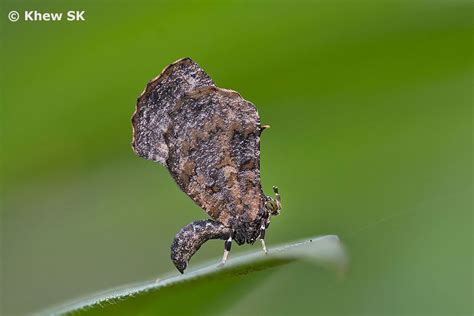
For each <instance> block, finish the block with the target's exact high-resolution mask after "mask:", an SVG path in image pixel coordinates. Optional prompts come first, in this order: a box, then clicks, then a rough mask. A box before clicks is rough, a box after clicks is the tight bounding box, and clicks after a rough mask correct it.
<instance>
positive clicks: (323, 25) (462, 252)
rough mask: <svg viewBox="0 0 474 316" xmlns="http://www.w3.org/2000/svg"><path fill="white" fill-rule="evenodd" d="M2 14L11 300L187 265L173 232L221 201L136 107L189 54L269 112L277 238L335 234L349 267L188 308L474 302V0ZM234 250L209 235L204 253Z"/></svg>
mask: <svg viewBox="0 0 474 316" xmlns="http://www.w3.org/2000/svg"><path fill="white" fill-rule="evenodd" d="M10 10H17V11H20V12H22V11H23V10H40V11H42V12H66V11H67V10H85V11H86V14H85V17H86V21H85V22H76V23H74V22H66V21H62V22H24V21H19V22H16V23H12V22H9V21H8V19H7V14H8V12H9V11H10ZM0 24H1V45H2V55H1V88H2V91H1V106H2V109H1V121H0V122H1V129H2V131H1V133H2V134H1V135H2V139H1V145H2V148H1V159H2V171H1V180H2V181H1V182H2V196H1V202H2V210H1V219H2V226H1V237H2V279H1V287H2V288H1V291H2V315H3V314H4V315H21V314H24V313H27V312H32V311H38V310H40V309H42V308H45V307H48V306H51V305H54V304H57V303H61V302H63V301H65V300H68V299H71V298H76V297H78V296H81V295H84V294H87V293H91V292H94V291H97V290H101V289H105V288H109V287H113V286H117V285H121V284H124V283H127V282H135V281H138V280H144V279H153V278H155V277H157V276H158V275H160V274H162V273H164V272H168V271H173V270H174V267H173V266H172V263H171V261H170V259H169V246H170V244H171V241H172V239H173V237H174V234H175V233H176V232H177V231H178V230H179V229H180V228H181V227H182V226H184V225H185V224H187V223H189V222H191V221H193V220H196V219H204V218H206V215H205V213H204V212H202V211H201V210H200V209H199V208H198V207H197V206H196V205H194V204H193V202H192V201H191V200H190V199H189V198H187V197H186V196H185V194H184V193H182V192H180V191H179V189H178V187H177V186H176V184H175V183H174V182H173V180H172V179H171V177H170V176H169V174H168V172H167V170H166V169H165V168H163V167H162V166H160V165H159V164H156V163H153V162H150V161H145V160H143V159H140V158H138V157H136V156H135V155H134V154H133V152H132V150H131V148H130V142H131V125H130V117H131V114H132V112H133V111H134V107H135V101H136V98H137V96H138V95H139V93H140V92H141V91H142V89H143V88H144V86H145V84H146V83H147V81H148V80H150V79H151V78H153V77H155V76H156V75H157V74H159V73H160V72H161V70H162V69H163V68H164V67H165V66H166V65H167V64H169V63H171V62H173V61H174V60H176V59H178V58H181V57H184V56H190V57H192V58H193V59H194V60H195V61H196V62H198V63H199V64H200V65H201V66H202V67H203V68H204V69H205V70H206V71H207V72H208V73H209V74H210V75H211V76H212V78H213V79H214V80H215V82H216V84H217V85H218V86H220V87H223V88H231V89H234V90H237V91H239V92H240V93H241V94H242V96H243V97H244V98H246V99H248V100H250V101H252V102H253V103H254V104H256V106H257V107H258V110H259V113H260V116H261V118H262V123H265V124H271V126H272V128H271V129H270V130H268V131H266V132H265V133H264V135H263V138H262V154H261V159H262V162H261V171H262V182H263V186H264V189H265V191H266V192H271V186H272V185H275V184H276V185H278V186H279V187H280V191H281V194H282V197H283V201H284V209H283V211H282V214H281V215H280V216H279V217H278V218H275V219H274V220H273V221H272V225H271V229H270V230H269V231H268V232H267V242H268V244H269V245H272V244H276V243H279V242H286V241H291V240H294V239H301V238H304V237H309V236H313V235H316V234H337V235H339V236H340V237H341V238H342V240H343V241H344V242H345V244H346V246H347V248H348V250H349V252H350V255H351V267H350V271H349V273H348V275H347V276H346V278H345V279H344V280H342V281H341V280H338V279H337V278H336V277H335V276H334V275H332V274H331V273H328V272H326V271H322V270H318V269H315V268H314V267H311V266H308V265H305V264H296V265H291V266H285V267H283V268H280V269H274V270H271V272H265V273H263V274H259V273H256V274H254V275H249V276H247V277H245V278H241V279H236V280H235V282H234V283H232V284H227V285H222V284H219V283H218V282H217V283H216V284H213V285H212V289H211V287H209V289H208V290H209V293H214V294H215V293H218V292H219V291H220V288H219V287H220V286H222V287H223V288H222V290H223V291H224V290H225V293H226V294H227V295H221V296H215V295H208V293H207V292H204V289H205V287H204V288H202V287H201V288H199V289H197V290H196V291H193V290H188V292H186V293H185V294H186V295H183V297H182V298H174V299H175V300H176V302H177V307H176V308H177V309H176V310H174V312H179V311H180V309H179V308H180V306H179V305H180V304H181V305H186V306H192V304H193V303H194V302H202V301H203V300H208V301H209V306H208V307H207V308H205V309H200V310H197V311H196V312H200V313H203V314H213V313H219V314H225V315H241V314H246V315H267V314H268V315H270V314H271V315H277V314H282V315H287V314H292V315H305V314H313V315H317V314H320V315H330V314H339V315H434V314H437V315H464V314H466V315H467V314H469V315H470V314H472V313H473V303H472V297H473V263H472V254H473V236H472V228H473V222H472V206H473V205H472V177H473V172H472V171H473V170H472V135H473V134H472V119H473V116H472V103H473V102H472V101H473V96H472V84H473V56H472V53H473V45H472V44H473V42H472V34H473V33H472V31H473V2H472V1H374V0H372V1H289V0H288V1H276V2H266V1H265V2H263V1H261V2H256V1H253V2H244V1H231V2H225V3H224V2H179V3H178V2H171V1H170V2H158V1H81V2H80V3H79V2H77V1H75V2H71V1H41V2H40V1H5V0H4V1H2V11H1V16H0ZM253 247H255V250H257V249H258V248H259V245H258V244H255V245H254V246H253ZM251 248H252V246H246V247H234V249H233V251H235V252H234V253H236V252H238V251H242V250H249V249H251ZM221 253H222V242H220V241H212V242H209V243H207V244H206V245H205V246H204V247H203V248H202V250H201V251H200V252H199V253H198V254H197V255H196V256H195V257H194V258H193V260H192V261H191V265H193V264H196V263H198V262H200V261H203V260H207V259H210V258H216V259H217V258H219V257H220V256H221ZM262 275H265V277H262ZM217 299H218V301H217ZM223 302H225V304H223ZM216 304H217V305H218V306H219V308H218V309H215V308H214V306H216ZM201 305H203V304H201ZM171 312H172V311H169V310H161V311H154V313H156V314H158V313H163V314H170V313H171Z"/></svg>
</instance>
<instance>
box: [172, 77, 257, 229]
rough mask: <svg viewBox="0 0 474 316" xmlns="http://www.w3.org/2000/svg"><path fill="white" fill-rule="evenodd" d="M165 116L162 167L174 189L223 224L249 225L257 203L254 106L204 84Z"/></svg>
mask: <svg viewBox="0 0 474 316" xmlns="http://www.w3.org/2000/svg"><path fill="white" fill-rule="evenodd" d="M169 116H170V119H171V122H170V128H169V129H168V132H167V133H165V135H164V138H165V142H166V144H167V146H168V159H167V164H168V168H169V170H170V172H171V175H172V176H173V178H174V179H175V180H176V182H177V183H178V185H179V186H180V188H181V189H182V190H183V191H184V192H185V193H186V194H188V195H189V196H190V197H191V198H192V199H193V200H194V201H195V202H196V203H197V204H198V205H200V206H201V207H202V208H203V209H204V210H205V211H206V212H207V213H208V214H209V215H210V216H211V217H212V218H213V219H216V220H219V221H220V222H221V223H223V224H224V225H226V226H233V221H237V222H247V223H249V222H252V221H253V220H254V219H255V218H256V217H257V214H258V212H259V210H261V209H262V203H263V200H262V196H263V194H262V189H261V185H260V132H261V128H260V119H259V116H258V113H257V110H256V108H255V106H254V105H253V104H252V103H250V102H248V101H246V100H244V99H243V98H242V97H241V96H240V95H239V94H238V93H237V92H235V91H230V90H224V89H220V88H216V87H214V86H208V87H204V88H198V89H195V90H193V91H190V92H188V93H185V94H184V95H183V97H182V98H181V99H180V100H179V101H178V103H177V104H176V107H175V108H174V109H173V110H172V111H170V113H169Z"/></svg>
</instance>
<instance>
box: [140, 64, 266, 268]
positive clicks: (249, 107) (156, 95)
mask: <svg viewBox="0 0 474 316" xmlns="http://www.w3.org/2000/svg"><path fill="white" fill-rule="evenodd" d="M132 125H133V128H134V137H133V149H134V151H135V152H136V153H137V154H138V155H139V156H141V157H143V158H146V159H150V160H154V161H156V162H159V163H161V164H163V165H164V166H166V167H167V168H168V170H169V172H170V174H171V176H172V177H173V178H174V180H175V181H176V183H177V184H178V186H179V187H180V188H181V190H182V191H183V192H185V193H186V194H187V195H188V196H189V197H190V198H191V199H193V201H194V202H195V203H196V204H198V205H199V206H200V207H201V208H202V209H203V210H204V211H205V212H206V213H207V214H208V215H209V216H210V217H211V218H212V219H213V220H209V221H197V222H193V223H191V224H189V225H187V226H185V227H184V228H183V229H182V230H181V231H180V232H179V233H178V234H177V235H176V237H175V240H174V242H173V245H172V259H173V262H174V263H175V265H176V267H177V268H178V270H180V271H181V272H183V270H184V268H186V266H187V262H188V261H189V259H190V257H191V256H192V255H193V254H194V253H195V252H196V251H197V250H198V249H199V247H200V246H201V245H202V243H204V242H205V241H207V240H209V239H225V240H226V245H227V241H228V240H235V241H236V242H237V244H239V245H241V244H243V243H253V242H254V241H255V240H256V239H257V238H258V237H259V236H260V235H261V232H262V227H266V226H268V225H267V221H269V217H270V216H269V212H268V208H267V207H266V205H267V204H266V202H267V201H268V198H269V197H267V196H265V195H264V193H263V191H262V188H261V183H260V134H261V132H262V130H263V128H262V126H261V125H260V118H259V115H258V112H257V110H256V108H255V106H254V105H253V104H252V103H250V102H248V101H246V100H244V99H243V98H242V97H241V96H240V94H238V93H237V92H235V91H232V90H226V89H221V88H218V87H216V86H215V84H214V82H213V81H212V79H211V78H210V77H209V76H208V75H207V74H206V73H205V72H204V70H202V69H201V68H200V67H199V66H198V65H197V64H196V63H194V62H193V61H192V60H191V59H189V58H185V59H181V60H179V61H177V62H175V63H173V64H171V65H170V66H168V67H167V68H166V69H165V70H164V71H163V72H162V74H161V75H160V76H158V77H157V78H156V79H154V80H152V81H151V82H150V83H149V84H148V85H147V87H146V88H145V91H144V92H143V93H142V94H141V95H140V97H139V98H138V101H137V108H136V111H135V113H134V115H133V117H132ZM227 248H229V250H230V243H229V246H228V247H227Z"/></svg>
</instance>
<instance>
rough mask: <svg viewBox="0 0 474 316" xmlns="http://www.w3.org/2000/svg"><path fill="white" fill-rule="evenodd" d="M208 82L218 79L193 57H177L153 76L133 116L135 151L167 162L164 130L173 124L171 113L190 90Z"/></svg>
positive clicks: (210, 84)
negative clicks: (214, 78) (209, 73)
mask: <svg viewBox="0 0 474 316" xmlns="http://www.w3.org/2000/svg"><path fill="white" fill-rule="evenodd" d="M205 86H214V82H213V81H212V79H211V78H210V77H209V76H208V75H207V74H206V73H205V72H204V70H202V69H201V67H199V65H198V64H196V63H195V62H193V61H192V60H191V59H190V58H183V59H180V60H178V61H176V62H175V63H173V64H171V65H169V66H168V67H166V68H165V69H164V70H163V71H162V72H161V74H160V75H159V76H158V77H156V78H155V79H153V80H151V81H150V82H149V83H148V84H147V86H146V88H145V90H144V91H143V92H142V94H141V95H140V96H139V97H138V100H137V106H136V109H135V113H134V114H133V116H132V126H133V142H132V147H133V150H134V151H135V153H136V154H137V155H138V156H140V157H143V158H145V159H150V160H154V161H157V162H159V163H161V164H163V165H165V166H166V160H167V159H168V151H169V150H168V145H167V144H166V142H165V139H164V133H166V131H167V130H168V129H169V127H170V118H169V115H168V113H169V112H170V110H171V109H172V108H173V107H174V106H175V105H176V103H177V101H178V100H179V99H180V98H181V97H182V96H183V95H184V94H185V93H186V92H188V91H191V90H193V89H195V88H199V87H205Z"/></svg>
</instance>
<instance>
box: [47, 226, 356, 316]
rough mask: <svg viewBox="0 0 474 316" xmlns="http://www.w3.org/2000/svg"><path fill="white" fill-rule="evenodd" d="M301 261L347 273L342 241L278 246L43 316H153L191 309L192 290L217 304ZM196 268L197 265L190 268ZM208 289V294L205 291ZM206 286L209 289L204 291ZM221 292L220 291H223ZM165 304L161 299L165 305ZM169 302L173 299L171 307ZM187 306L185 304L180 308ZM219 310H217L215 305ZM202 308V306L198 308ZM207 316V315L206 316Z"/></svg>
mask: <svg viewBox="0 0 474 316" xmlns="http://www.w3.org/2000/svg"><path fill="white" fill-rule="evenodd" d="M296 261H304V262H308V263H312V264H316V265H319V266H323V267H326V268H329V269H331V270H334V271H336V272H337V273H338V274H341V273H343V272H344V271H345V270H346V267H347V263H348V259H347V255H346V252H345V250H344V247H343V245H342V243H341V242H340V240H339V238H338V237H337V236H334V235H329V236H322V237H315V238H312V239H308V240H304V241H299V242H293V243H289V244H285V245H279V246H276V247H273V248H270V249H269V253H268V254H267V255H265V254H264V253H263V252H262V251H258V252H255V251H254V252H250V253H246V254H242V255H236V256H233V257H231V258H230V259H229V260H228V261H227V263H226V264H225V265H224V266H222V265H219V264H217V263H216V261H213V262H210V263H208V264H204V265H202V266H201V267H197V268H195V269H194V270H192V269H190V271H187V272H185V273H184V274H183V275H179V274H178V272H173V273H169V274H168V275H166V276H164V277H162V278H159V279H158V280H156V281H147V282H142V283H137V284H131V285H126V286H123V287H119V288H115V289H111V290H108V291H104V292H101V293H98V294H95V295H92V296H90V297H86V298H82V299H79V300H76V301H73V302H69V303H66V304H63V305H61V306H57V307H54V308H52V309H50V310H46V311H44V312H42V313H40V314H41V315H60V314H68V313H80V314H87V315H92V314H117V313H120V314H132V313H133V314H141V315H143V314H148V312H150V311H152V310H153V311H155V314H156V312H159V311H162V312H163V313H164V311H165V310H167V309H169V306H162V305H163V304H168V305H170V304H171V305H173V304H174V305H175V306H176V307H177V308H179V305H180V304H179V302H182V303H184V304H185V303H186V297H187V295H188V294H190V293H191V292H189V289H191V291H193V289H194V295H195V294H196V288H199V287H201V289H200V290H199V291H198V292H199V293H202V294H203V295H206V297H207V296H208V295H207V294H209V296H211V297H213V298H216V295H213V294H217V293H213V292H214V291H212V289H219V288H221V287H222V285H224V288H225V285H226V284H228V285H231V284H235V282H236V277H237V278H239V281H243V279H245V278H247V277H248V276H247V275H248V274H255V272H257V271H264V270H268V269H271V268H275V267H279V266H283V265H286V264H289V263H292V262H296ZM191 267H192V265H191ZM206 285H207V288H206ZM203 286H204V288H202V287H203ZM219 291H220V290H219ZM160 298H161V299H160ZM170 298H173V299H172V301H170ZM181 305H182V304H181ZM214 307H216V305H215V304H214ZM194 308H198V306H194ZM201 312H202V310H201Z"/></svg>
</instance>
